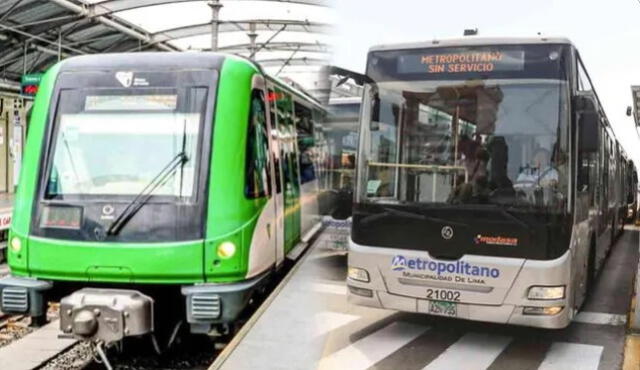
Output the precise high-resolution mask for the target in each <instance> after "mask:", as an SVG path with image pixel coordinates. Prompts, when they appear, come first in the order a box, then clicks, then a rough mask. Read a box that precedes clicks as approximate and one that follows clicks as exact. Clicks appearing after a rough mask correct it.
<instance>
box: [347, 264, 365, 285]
mask: <svg viewBox="0 0 640 370" xmlns="http://www.w3.org/2000/svg"><path fill="white" fill-rule="evenodd" d="M347 276H349V279H351V280H356V281H363V282H365V283H368V282H369V273H368V272H367V270H365V269H361V268H357V267H351V266H349V270H348V272H347Z"/></svg>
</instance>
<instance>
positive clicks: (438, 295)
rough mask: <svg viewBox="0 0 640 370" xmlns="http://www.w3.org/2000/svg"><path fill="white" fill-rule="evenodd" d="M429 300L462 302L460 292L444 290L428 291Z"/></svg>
mask: <svg viewBox="0 0 640 370" xmlns="http://www.w3.org/2000/svg"><path fill="white" fill-rule="evenodd" d="M427 299H435V300H439V301H452V302H459V301H460V292H454V291H451V290H444V289H427Z"/></svg>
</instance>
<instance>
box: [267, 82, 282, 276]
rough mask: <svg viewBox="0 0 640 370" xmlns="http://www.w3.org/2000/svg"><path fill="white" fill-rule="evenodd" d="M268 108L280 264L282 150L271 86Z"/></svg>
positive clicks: (278, 261)
mask: <svg viewBox="0 0 640 370" xmlns="http://www.w3.org/2000/svg"><path fill="white" fill-rule="evenodd" d="M267 101H268V102H269V104H268V109H269V121H270V125H269V127H270V137H271V160H272V162H273V166H272V167H273V172H272V173H273V176H272V178H273V189H274V192H273V200H274V203H275V218H276V224H275V230H273V232H274V233H275V236H276V247H275V248H276V265H280V264H281V263H282V261H283V260H284V195H283V192H282V182H283V180H282V177H283V173H282V166H281V162H282V158H281V156H280V154H281V150H282V144H281V142H280V134H279V129H278V120H277V118H276V116H277V115H276V112H277V111H278V108H277V106H276V102H277V95H276V93H275V90H274V89H273V86H269V90H268V93H267Z"/></svg>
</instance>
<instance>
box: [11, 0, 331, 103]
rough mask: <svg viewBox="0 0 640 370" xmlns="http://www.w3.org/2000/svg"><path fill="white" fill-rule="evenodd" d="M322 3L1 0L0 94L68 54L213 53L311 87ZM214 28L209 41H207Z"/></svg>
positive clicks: (320, 59)
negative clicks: (244, 59)
mask: <svg viewBox="0 0 640 370" xmlns="http://www.w3.org/2000/svg"><path fill="white" fill-rule="evenodd" d="M328 5H329V4H328V0H1V1H0V90H16V89H19V80H20V78H21V76H22V75H24V74H28V73H36V72H42V71H44V70H46V69H47V68H48V67H49V66H51V65H52V64H54V63H55V62H57V61H58V60H60V59H63V58H67V57H70V56H73V55H81V54H96V53H113V52H137V51H168V52H171V51H187V50H196V51H208V50H212V49H216V50H218V51H221V52H227V53H233V54H238V55H242V56H245V57H248V58H252V59H254V60H256V61H257V62H259V63H260V64H261V65H262V66H263V68H264V69H265V70H267V72H268V73H271V74H273V75H278V76H280V77H283V78H285V79H291V80H293V81H295V82H297V83H298V84H299V85H302V86H303V87H305V88H307V89H310V90H313V89H314V88H315V87H316V86H317V85H318V83H319V82H318V79H319V78H320V77H318V71H319V70H320V69H321V68H320V67H321V66H323V65H325V64H326V63H327V62H328V59H329V52H330V50H329V46H328V45H329V37H330V36H329V33H330V30H331V23H332V22H331V18H332V14H331V9H330V8H329V6H328ZM214 28H217V33H215V34H216V35H217V37H213V35H214V32H213V30H214Z"/></svg>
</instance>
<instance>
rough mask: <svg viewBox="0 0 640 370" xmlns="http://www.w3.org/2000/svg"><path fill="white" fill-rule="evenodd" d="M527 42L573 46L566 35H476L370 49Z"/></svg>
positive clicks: (378, 46) (522, 43) (371, 49)
mask: <svg viewBox="0 0 640 370" xmlns="http://www.w3.org/2000/svg"><path fill="white" fill-rule="evenodd" d="M527 44H531V45H533V44H566V45H571V46H573V43H572V42H571V40H569V39H568V38H566V37H543V36H538V37H476V36H468V37H461V38H451V39H442V40H439V39H434V40H431V41H424V42H413V43H398V44H384V45H374V46H372V47H371V48H370V49H369V51H381V50H397V49H420V48H438V47H448V46H479V45H527Z"/></svg>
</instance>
